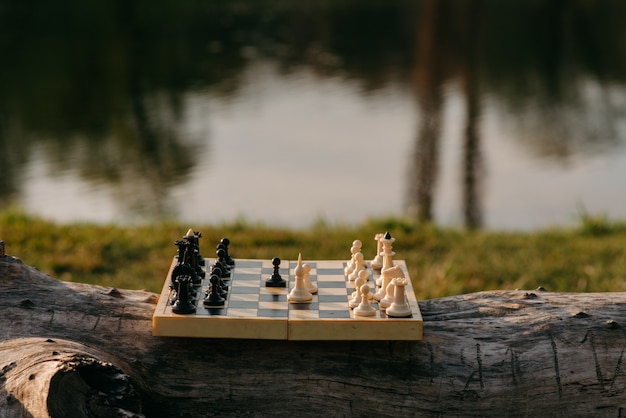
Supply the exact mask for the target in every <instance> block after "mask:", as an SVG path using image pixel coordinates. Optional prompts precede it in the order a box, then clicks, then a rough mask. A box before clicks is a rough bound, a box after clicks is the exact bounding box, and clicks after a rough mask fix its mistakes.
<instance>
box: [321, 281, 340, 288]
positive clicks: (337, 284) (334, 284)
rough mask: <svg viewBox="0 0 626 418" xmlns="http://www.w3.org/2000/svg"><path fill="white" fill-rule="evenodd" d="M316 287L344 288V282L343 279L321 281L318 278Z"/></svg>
mask: <svg viewBox="0 0 626 418" xmlns="http://www.w3.org/2000/svg"><path fill="white" fill-rule="evenodd" d="M317 287H318V288H329V287H333V288H341V289H345V288H346V282H345V281H343V280H342V281H340V282H335V281H332V282H327V281H323V280H318V282H317Z"/></svg>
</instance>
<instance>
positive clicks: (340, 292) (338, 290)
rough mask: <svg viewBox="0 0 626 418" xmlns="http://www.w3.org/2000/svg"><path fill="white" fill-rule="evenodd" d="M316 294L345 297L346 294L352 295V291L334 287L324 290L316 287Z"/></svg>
mask: <svg viewBox="0 0 626 418" xmlns="http://www.w3.org/2000/svg"><path fill="white" fill-rule="evenodd" d="M317 294H318V295H319V296H323V295H335V296H343V297H345V296H347V295H348V294H352V290H351V289H346V288H345V287H344V288H335V287H328V288H324V287H318V289H317Z"/></svg>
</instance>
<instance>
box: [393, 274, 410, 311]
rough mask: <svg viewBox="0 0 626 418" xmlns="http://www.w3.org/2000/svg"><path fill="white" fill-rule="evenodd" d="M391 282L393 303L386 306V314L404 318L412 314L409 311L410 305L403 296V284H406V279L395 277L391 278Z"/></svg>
mask: <svg viewBox="0 0 626 418" xmlns="http://www.w3.org/2000/svg"><path fill="white" fill-rule="evenodd" d="M392 282H393V283H394V289H395V290H394V297H393V303H392V304H391V306H389V307H388V308H387V316H392V317H395V318H405V317H407V316H411V315H412V314H413V313H412V312H411V306H410V305H409V304H408V302H407V300H406V298H405V297H404V295H405V294H404V290H405V286H406V285H407V284H408V281H407V279H405V278H397V279H393V280H392Z"/></svg>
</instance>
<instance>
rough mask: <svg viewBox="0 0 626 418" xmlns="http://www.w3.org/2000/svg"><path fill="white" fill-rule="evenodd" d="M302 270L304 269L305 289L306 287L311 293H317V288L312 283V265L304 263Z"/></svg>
mask: <svg viewBox="0 0 626 418" xmlns="http://www.w3.org/2000/svg"><path fill="white" fill-rule="evenodd" d="M302 268H303V269H304V287H306V289H307V290H308V291H309V293H317V286H315V285H314V284H313V283H312V282H311V265H310V264H307V263H304V264H302Z"/></svg>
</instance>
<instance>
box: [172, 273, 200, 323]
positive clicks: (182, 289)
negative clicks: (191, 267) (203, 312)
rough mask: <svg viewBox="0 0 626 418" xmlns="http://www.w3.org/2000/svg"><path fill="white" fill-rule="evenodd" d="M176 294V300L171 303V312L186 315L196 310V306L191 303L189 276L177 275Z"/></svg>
mask: <svg viewBox="0 0 626 418" xmlns="http://www.w3.org/2000/svg"><path fill="white" fill-rule="evenodd" d="M176 284H177V285H178V286H177V292H176V293H177V295H178V297H177V298H176V302H175V303H174V305H172V312H174V313H176V314H181V315H188V314H192V313H195V312H196V307H195V305H194V304H193V303H191V301H192V299H191V295H190V290H191V276H178V277H177V278H176Z"/></svg>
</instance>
